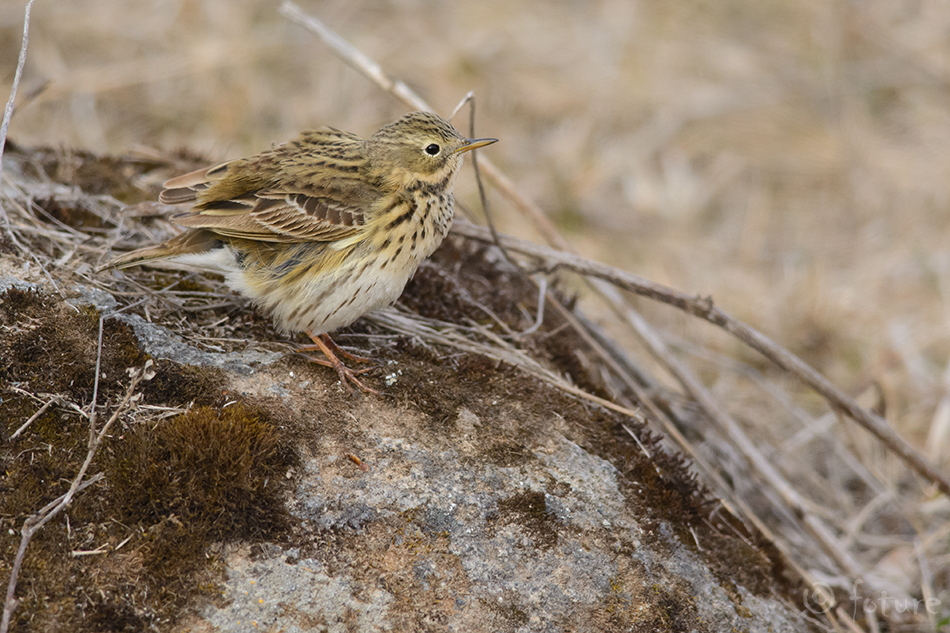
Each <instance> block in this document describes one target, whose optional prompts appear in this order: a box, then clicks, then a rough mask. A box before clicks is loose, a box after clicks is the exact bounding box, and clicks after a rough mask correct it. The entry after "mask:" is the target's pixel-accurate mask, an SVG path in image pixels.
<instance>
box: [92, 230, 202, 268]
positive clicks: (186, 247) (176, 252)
mask: <svg viewBox="0 0 950 633" xmlns="http://www.w3.org/2000/svg"><path fill="white" fill-rule="evenodd" d="M219 246H221V238H220V236H219V235H217V234H215V233H214V232H212V231H207V230H204V229H192V230H190V231H185V232H184V233H182V234H181V235H176V236H175V237H173V238H171V239H170V240H168V241H166V242H164V243H163V244H158V245H157V246H148V247H146V248H140V249H137V250H134V251H131V252H129V253H126V254H124V255H119V256H118V257H115V258H113V259H112V260H111V261H109V262H107V263H106V264H104V265H103V266H100V267H99V270H106V269H109V268H119V269H121V268H129V267H131V266H138V265H139V264H144V263H145V262H150V261H155V260H159V259H170V258H172V257H179V256H182V255H200V254H202V253H206V252H208V251H210V250H212V249H215V248H217V247H219Z"/></svg>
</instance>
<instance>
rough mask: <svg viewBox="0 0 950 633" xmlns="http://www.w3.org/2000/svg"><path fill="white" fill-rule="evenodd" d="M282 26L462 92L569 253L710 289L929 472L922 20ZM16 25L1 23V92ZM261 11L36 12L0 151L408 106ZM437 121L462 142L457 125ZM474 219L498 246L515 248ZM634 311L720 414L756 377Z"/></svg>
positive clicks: (296, 123)
mask: <svg viewBox="0 0 950 633" xmlns="http://www.w3.org/2000/svg"><path fill="white" fill-rule="evenodd" d="M300 6H301V7H302V8H303V9H304V10H305V11H307V12H309V13H311V14H313V15H315V16H317V17H319V18H320V19H321V20H323V21H324V22H325V23H326V24H327V25H328V26H329V27H330V28H332V29H334V30H335V31H337V32H338V33H339V34H340V35H342V36H343V37H344V38H346V39H348V40H349V41H350V42H351V43H352V44H354V45H355V46H356V47H358V48H359V49H360V50H362V51H363V52H364V53H366V54H367V55H369V56H370V57H371V58H373V59H375V60H377V61H379V62H380V63H381V64H382V65H383V67H384V69H385V70H386V72H387V73H389V74H390V75H391V76H393V77H395V78H399V79H402V80H404V81H405V82H406V83H408V84H409V85H410V86H411V87H413V88H414V89H415V90H416V91H417V92H418V93H420V94H421V95H422V96H423V98H425V99H427V100H428V101H429V102H430V103H431V104H433V106H434V107H435V108H436V109H437V110H439V111H440V113H442V114H443V115H448V114H449V113H451V111H452V109H453V108H454V107H455V105H456V104H457V103H458V102H459V101H460V100H461V99H462V97H464V95H465V94H466V93H467V92H468V91H470V90H471V91H474V92H475V94H476V97H477V101H478V105H477V121H476V124H477V134H478V135H479V136H494V137H497V138H499V139H501V142H500V143H498V144H497V145H494V146H492V147H491V148H490V149H488V150H486V151H484V153H483V155H485V156H488V157H490V158H491V160H492V161H494V162H495V163H496V165H498V166H499V167H500V168H501V169H502V170H503V171H504V172H505V173H506V174H507V175H508V177H509V178H510V179H511V180H512V181H513V182H514V183H515V185H516V186H517V188H518V189H519V190H520V191H521V192H522V193H524V194H526V195H527V196H528V197H530V198H532V199H533V200H535V201H536V202H537V203H538V204H539V205H540V206H541V207H542V208H543V209H544V210H545V211H546V213H547V214H548V215H549V217H550V218H551V219H552V220H553V221H554V223H555V224H556V225H557V226H558V227H559V229H560V230H561V231H562V232H563V233H564V235H565V236H566V237H567V238H568V239H569V240H570V241H571V242H573V243H574V244H575V245H576V247H577V249H578V250H579V251H580V252H581V253H582V254H584V255H587V256H589V257H592V258H595V259H598V260H602V261H605V262H608V263H610V264H612V265H615V266H617V267H620V268H623V269H626V270H630V271H632V272H635V273H637V274H639V275H641V276H644V277H647V278H650V279H653V280H655V281H658V282H662V283H665V284H668V285H670V286H673V287H675V288H678V289H680V290H682V291H685V292H688V293H695V294H702V295H711V296H712V297H713V298H714V299H715V301H716V302H717V304H718V305H719V306H720V307H721V308H723V309H724V310H726V311H728V312H730V313H732V314H734V315H735V316H737V317H739V318H741V319H743V320H745V321H746V322H748V323H750V324H752V325H753V326H754V327H757V328H758V329H760V330H762V331H764V332H765V333H766V334H768V335H769V336H771V337H773V338H774V339H775V340H776V341H778V342H779V343H780V344H782V345H784V346H786V347H788V348H790V349H791V350H792V351H794V352H796V353H798V354H800V355H802V356H803V357H804V358H805V360H807V361H808V362H809V363H811V364H813V365H814V366H815V367H816V368H817V369H818V370H820V371H821V372H823V373H824V374H825V375H827V376H828V377H830V378H831V379H832V380H833V381H834V382H836V383H837V384H839V385H840V386H841V387H843V388H844V389H845V390H846V391H848V392H849V393H850V394H851V395H854V396H856V397H861V398H864V400H863V402H864V404H880V402H879V400H880V398H879V395H880V394H883V403H884V404H885V405H886V413H887V417H888V419H889V420H890V421H891V423H892V424H894V425H895V426H896V427H897V428H898V429H899V430H900V431H901V432H902V433H903V434H904V435H905V437H907V438H908V439H910V440H911V441H912V442H914V443H915V444H917V445H918V446H919V447H921V448H922V449H924V450H925V451H926V452H928V453H930V454H931V456H933V457H934V458H937V459H939V460H943V463H944V464H946V453H947V451H946V450H945V449H946V437H945V435H943V434H942V433H943V432H940V431H938V430H935V429H936V428H937V427H935V426H934V421H935V420H936V419H940V418H941V416H943V415H947V412H943V409H941V402H943V401H944V400H945V399H948V398H950V397H948V393H950V392H948V385H950V365H948V358H950V339H948V333H950V331H948V327H947V326H948V317H950V310H948V307H950V306H948V291H950V213H948V210H950V112H948V106H950V11H948V10H947V5H946V2H945V1H944V0H917V1H914V2H910V1H907V2H903V1H899V0H866V1H863V2H851V1H847V0H831V1H830V2H829V1H827V0H770V1H769V2H761V1H756V0H716V1H712V0H687V1H685V2H675V3H674V2H665V1H661V0H601V1H599V2H579V1H568V0H561V1H552V2H546V3H543V4H542V3H535V2H527V1H516V0H485V1H480V2H435V1H431V0H430V1H426V0H402V1H395V0H393V1H389V2H364V1H354V0H334V1H327V2H322V1H316V0H300ZM23 7H24V2H21V1H19V0H17V1H13V0H2V2H0V77H2V78H3V85H4V87H5V88H4V90H6V88H8V87H9V86H10V84H11V82H12V78H13V73H14V68H15V63H16V58H17V53H18V50H19V46H20V35H21V32H22V19H23ZM278 7H279V3H278V2H268V1H263V0H259V1H250V0H247V1H243V2H233V1H231V0H161V1H158V0H150V1H149V0H121V1H120V0H71V1H70V2H62V1H55V2H54V1H49V0H39V1H38V2H37V3H36V5H35V9H34V13H33V21H32V28H31V33H30V36H31V39H30V48H29V57H28V61H27V64H26V70H25V74H24V77H23V81H22V83H21V85H20V94H19V96H20V98H19V107H18V110H17V112H16V115H15V116H14V119H13V123H12V126H11V129H10V138H11V139H12V140H13V141H14V142H16V143H19V144H21V145H53V146H63V147H67V148H77V149H85V150H91V151H94V152H108V153H114V154H124V153H127V152H131V151H140V150H142V149H147V150H148V151H161V152H170V151H173V150H176V149H179V148H188V149H189V150H192V151H194V152H198V153H200V154H201V155H203V156H205V157H207V159H208V160H209V161H216V160H222V159H227V158H235V157H239V156H242V155H246V154H249V153H255V152H258V151H261V150H263V149H266V148H268V147H270V146H271V145H272V144H274V143H280V142H283V141H286V140H288V139H290V138H292V137H293V136H294V135H296V133H297V132H298V131H300V130H302V129H305V128H308V127H314V126H318V125H322V124H329V125H332V126H334V127H337V128H341V129H345V130H349V131H353V132H357V133H360V134H363V135H368V134H371V133H372V132H373V131H375V130H376V129H377V128H378V127H380V126H381V125H383V124H385V123H388V122H390V121H391V120H393V119H395V118H396V117H398V116H399V115H401V114H403V113H404V112H406V111H407V108H406V107H405V106H404V105H402V104H400V103H398V102H397V101H396V100H395V99H394V98H392V97H390V96H388V95H386V94H384V93H383V92H382V91H380V90H379V89H378V88H377V87H376V86H375V85H373V84H371V83H370V82H369V81H368V80H367V79H365V78H364V77H362V76H361V75H360V74H359V73H358V72H356V71H355V70H353V69H351V68H350V67H348V66H346V65H345V64H344V63H343V62H342V61H341V60H340V59H338V58H337V57H336V56H334V55H333V54H332V53H331V52H330V51H329V50H328V49H327V48H326V47H325V46H324V45H323V44H322V43H321V42H320V41H319V40H317V39H316V37H314V36H313V35H312V34H310V33H308V32H306V31H305V30H304V29H303V28H301V27H300V26H298V25H296V24H294V23H291V22H290V21H288V20H287V19H285V18H284V17H282V16H281V15H280V14H279V13H278ZM4 94H6V93H4ZM5 99H6V97H5V96H4V100H5ZM455 122H456V125H457V127H459V128H460V129H462V130H463V131H466V130H467V125H468V121H467V112H463V113H462V114H460V115H459V116H458V117H457V118H456V119H455ZM473 191H474V184H473V178H472V173H471V171H470V170H469V169H466V170H465V171H464V172H463V174H462V176H461V178H460V184H459V197H460V199H461V200H463V201H465V202H467V204H468V205H469V206H471V207H475V208H477V204H475V197H474V196H473V195H472V192H473ZM491 200H492V202H493V206H492V209H493V213H494V214H495V216H496V218H497V220H498V222H499V224H500V227H501V229H502V230H504V231H506V232H510V233H514V234H518V235H520V236H522V237H526V238H529V239H538V236H537V235H536V234H535V233H534V232H533V229H532V228H531V226H530V225H529V224H528V223H527V222H526V221H525V220H523V219H522V218H521V217H520V216H519V215H518V214H517V212H516V211H515V210H514V209H513V208H511V207H509V206H508V205H507V204H506V203H505V202H504V201H503V200H502V199H501V198H500V196H498V195H497V194H495V195H493V196H492V197H491ZM638 305H641V306H642V307H643V310H644V311H645V312H646V313H647V314H648V316H649V317H650V319H651V321H653V322H654V323H656V324H658V325H659V326H660V327H661V328H662V329H664V330H665V331H666V332H667V334H668V335H669V337H670V340H671V341H672V342H673V343H674V344H675V345H677V346H678V347H679V348H680V349H681V351H682V352H683V353H684V354H686V355H688V356H692V357H694V361H695V362H696V363H697V365H698V367H699V368H700V370H701V372H702V375H703V377H704V378H705V379H706V380H707V381H708V383H709V384H710V386H711V387H712V388H713V389H714V390H715V391H716V392H717V393H718V394H719V395H720V396H724V397H727V398H729V400H730V401H732V402H733V403H734V404H735V405H736V406H737V407H739V408H740V411H742V410H741V405H742V402H743V399H744V395H743V392H742V391H741V390H740V389H739V388H738V387H737V386H736V384H735V382H736V381H735V380H734V379H732V378H729V377H726V376H725V374H724V373H723V372H722V371H721V370H722V369H723V368H724V367H727V366H730V365H729V364H730V363H732V362H735V359H738V360H740V361H743V362H745V363H748V365H746V367H747V368H751V369H755V370H758V371H761V372H764V373H769V372H772V371H773V370H772V369H770V368H768V367H767V366H766V365H765V364H764V363H762V361H760V360H759V359H758V358H757V357H755V356H754V355H752V354H751V353H749V352H745V351H743V350H741V349H740V348H739V346H738V345H737V344H735V343H733V342H732V341H731V339H728V338H726V337H723V336H721V335H720V334H719V333H717V332H715V331H714V330H713V329H712V328H711V327H708V326H704V325H702V324H699V323H697V322H696V321H694V320H691V319H687V318H685V317H683V316H682V315H679V314H678V313H676V312H674V311H673V310H671V309H668V308H664V307H656V306H652V305H650V304H648V303H645V302H641V303H639V304H638ZM590 311H591V312H592V313H593V314H594V316H595V317H597V316H599V313H598V309H597V308H596V307H591V308H590ZM616 335H617V336H618V337H620V338H623V337H624V336H625V334H623V333H621V332H617V333H616ZM625 343H626V342H625ZM630 344H631V345H632V344H633V343H632V342H630ZM726 358H730V359H733V360H726ZM948 404H950V399H948V400H947V404H945V405H944V406H948ZM802 406H805V407H808V406H809V401H807V400H806V401H805V403H804V405H802ZM816 406H817V405H816ZM948 411H950V409H948ZM743 414H744V416H745V417H746V418H753V417H757V416H764V418H766V419H765V421H766V422H767V421H768V420H767V418H768V416H769V413H768V407H763V408H761V409H758V408H757V407H756V406H752V405H750V408H749V409H747V410H746V411H744V412H743ZM759 421H760V422H761V421H762V420H759ZM795 431H797V429H790V430H789V433H793V432H795ZM928 435H930V439H929V442H930V444H929V446H928Z"/></svg>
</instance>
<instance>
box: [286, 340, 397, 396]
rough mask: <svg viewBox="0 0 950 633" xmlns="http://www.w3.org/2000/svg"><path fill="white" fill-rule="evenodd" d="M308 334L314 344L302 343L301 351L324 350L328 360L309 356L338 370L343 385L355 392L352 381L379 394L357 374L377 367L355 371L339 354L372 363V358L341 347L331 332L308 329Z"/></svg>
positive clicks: (364, 390) (356, 360)
mask: <svg viewBox="0 0 950 633" xmlns="http://www.w3.org/2000/svg"><path fill="white" fill-rule="evenodd" d="M307 336H309V337H310V340H311V341H313V345H301V346H300V347H298V348H297V349H298V351H300V352H317V351H319V352H322V353H323V355H324V356H326V360H323V359H320V358H314V357H312V356H307V358H308V359H309V360H311V361H312V362H314V363H317V364H318V365H323V366H324V367H332V368H333V369H335V370H336V373H337V374H339V376H340V383H342V385H343V387H344V388H345V389H346V390H347V391H349V392H350V393H353V388H352V387H350V383H352V384H354V385H356V386H357V387H359V389H360V390H361V391H363V392H365V393H372V394H376V395H379V392H378V391H376V390H375V389H372V388H371V387H367V386H366V385H364V384H363V383H362V382H361V381H360V379H359V378H357V376H359V375H360V374H365V373H366V372H368V371H372V370H373V369H376V368H375V367H368V368H366V369H361V370H359V371H354V370H352V369H350V368H349V367H347V366H346V365H344V364H343V361H341V360H340V359H339V358H337V356H336V355H337V354H340V355H341V356H344V357H346V358H348V359H350V360H352V361H355V362H360V363H371V362H373V360H372V359H370V358H364V357H363V356H357V355H356V354H351V353H349V352H348V351H346V350H345V349H343V348H341V347H340V346H339V345H337V344H336V343H334V342H333V340H332V339H331V338H330V335H329V334H313V333H311V332H310V331H309V330H308V331H307Z"/></svg>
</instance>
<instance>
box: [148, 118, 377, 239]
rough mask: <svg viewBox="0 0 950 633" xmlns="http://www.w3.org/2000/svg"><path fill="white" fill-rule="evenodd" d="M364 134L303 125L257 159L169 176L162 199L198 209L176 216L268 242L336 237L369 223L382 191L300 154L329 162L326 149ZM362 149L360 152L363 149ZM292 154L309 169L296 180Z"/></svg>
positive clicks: (178, 219) (350, 234)
mask: <svg viewBox="0 0 950 633" xmlns="http://www.w3.org/2000/svg"><path fill="white" fill-rule="evenodd" d="M361 142H362V141H361V140H360V139H359V138H358V137H356V136H354V135H350V134H346V133H342V132H338V131H336V130H332V129H324V130H319V131H312V132H305V133H304V134H303V135H301V136H300V137H299V138H298V139H297V140H296V141H293V142H291V143H290V144H288V145H282V146H280V147H277V148H275V149H273V150H270V151H268V152H264V153H263V154H259V155H257V156H254V157H251V158H244V159H238V160H234V161H230V162H228V163H222V164H220V165H216V166H214V167H210V168H207V169H199V170H197V171H193V172H191V173H188V174H184V175H181V176H177V177H175V178H172V179H171V180H169V181H168V182H166V183H165V190H164V191H163V192H162V193H161V196H160V197H159V199H160V200H161V201H162V202H164V203H166V204H184V203H191V204H193V205H194V208H193V209H192V210H191V211H190V212H189V213H185V214H182V215H179V216H176V217H175V218H174V220H175V221H176V222H177V223H179V224H181V225H183V226H186V227H190V228H194V229H207V230H209V231H213V232H215V233H217V234H219V235H222V236H228V237H237V238H243V239H251V240H259V241H265V242H305V241H333V240H339V239H344V238H349V237H353V236H355V235H357V234H359V233H361V232H362V231H363V230H364V228H363V227H364V225H365V224H366V218H365V216H364V210H365V208H366V207H368V206H369V205H370V204H371V201H372V200H373V199H375V198H376V197H377V196H378V195H379V194H378V192H377V191H376V190H375V189H374V188H373V187H372V186H371V185H368V184H367V183H365V182H364V181H363V180H362V179H359V178H350V177H342V178H341V177H340V174H339V173H338V172H336V171H335V170H333V169H326V170H320V169H312V168H311V169H308V167H309V165H307V163H302V164H301V162H300V157H301V156H308V157H309V158H312V160H313V163H314V165H323V164H325V163H326V161H325V160H321V150H322V149H324V148H328V147H331V146H332V150H331V151H332V152H334V153H335V154H337V155H336V159H337V160H339V159H340V155H339V152H341V151H342V150H341V148H345V147H347V146H354V147H355V144H357V143H361ZM357 155H358V154H357ZM291 157H292V158H293V160H294V161H295V162H296V163H297V165H296V166H297V167H298V168H302V169H303V173H298V174H294V172H290V173H291V174H294V175H296V177H292V178H290V179H288V178H287V175H288V171H287V169H286V165H284V164H283V163H284V161H285V160H287V159H288V158H291Z"/></svg>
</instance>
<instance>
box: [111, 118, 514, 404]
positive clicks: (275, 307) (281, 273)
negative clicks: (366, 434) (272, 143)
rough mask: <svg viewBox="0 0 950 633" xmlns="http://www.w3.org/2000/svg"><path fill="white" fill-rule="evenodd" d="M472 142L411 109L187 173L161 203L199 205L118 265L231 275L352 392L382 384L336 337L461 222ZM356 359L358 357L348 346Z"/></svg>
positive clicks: (383, 299)
mask: <svg viewBox="0 0 950 633" xmlns="http://www.w3.org/2000/svg"><path fill="white" fill-rule="evenodd" d="M495 141H496V139H492V138H483V139H467V138H465V137H463V136H462V135H461V134H459V133H458V131H457V130H456V129H455V128H454V127H452V125H451V124H450V123H449V122H448V121H446V120H444V119H442V118H441V117H438V116H436V115H434V114H430V113H428V112H413V113H411V114H407V115H405V116H404V117H402V118H401V119H399V120H398V121H396V122H395V123H391V124H389V125H387V126H385V127H383V128H382V129H380V130H379V131H378V132H376V133H375V134H373V135H372V136H371V137H369V138H367V139H362V138H360V137H358V136H356V135H354V134H350V133H347V132H341V131H339V130H335V129H332V128H323V129H319V130H315V131H309V132H304V133H303V134H301V135H300V137H298V138H297V139H296V140H294V141H291V142H290V143H287V144H285V145H281V146H279V147H276V148H275V149H272V150H270V151H267V152H263V153H261V154H258V155H256V156H251V157H249V158H241V159H238V160H233V161H230V162H227V163H224V164H222V165H218V166H216V167H211V168H209V169H202V170H199V171H196V172H192V173H190V174H185V175H184V176H178V177H177V178H173V179H171V180H169V181H168V182H166V183H165V190H164V191H162V193H161V196H160V198H159V199H160V200H161V201H162V202H164V203H167V204H190V205H192V208H191V210H190V211H189V212H187V213H184V214H181V215H177V216H175V217H174V218H173V220H174V221H175V222H177V223H178V224H180V225H182V226H184V227H187V230H185V231H184V232H183V233H181V234H179V235H177V236H176V237H173V238H171V239H170V240H168V241H167V242H165V243H163V244H159V245H157V246H151V247H148V248H142V249H139V250H136V251H133V252H131V253H127V254H125V255H122V256H120V257H117V258H116V259H114V260H112V261H111V262H109V264H107V267H116V268H125V267H128V266H133V265H136V264H139V263H142V262H145V261H149V260H155V259H175V260H177V261H181V262H187V263H192V264H195V265H198V266H200V267H203V268H206V269H208V270H213V271H215V272H221V273H223V274H224V275H225V278H226V280H227V283H228V285H229V286H231V288H233V289H235V290H237V291H238V292H240V293H242V294H244V295H246V296H247V297H249V298H251V299H252V300H253V301H254V302H255V303H256V304H258V305H259V306H261V307H263V308H264V310H265V311H267V312H268V313H270V314H271V315H272V316H273V318H274V321H275V322H276V324H277V326H278V327H279V328H280V329H281V330H283V331H285V332H293V331H304V332H306V333H307V335H308V336H310V338H311V340H312V341H313V345H306V346H302V347H301V349H302V350H304V351H320V352H322V353H323V354H324V356H326V360H322V359H320V360H317V359H313V360H315V361H316V362H318V363H320V364H322V365H326V366H328V367H333V368H334V369H336V371H337V373H338V374H339V376H340V381H341V382H342V383H343V385H344V387H346V388H347V390H350V386H349V383H350V382H352V383H353V384H355V385H356V386H358V387H359V388H360V389H362V390H364V391H369V392H373V393H375V390H373V389H370V388H369V387H367V386H365V385H364V384H363V383H362V382H360V380H359V379H358V378H357V376H358V375H359V374H361V373H363V371H366V370H363V371H354V370H352V369H350V368H349V367H347V366H345V365H344V364H343V362H342V361H340V359H339V358H337V354H338V353H341V352H342V350H341V349H340V348H339V347H337V346H336V344H335V343H333V341H332V340H331V339H330V337H329V336H328V334H327V333H328V332H331V331H333V330H335V329H337V328H340V327H343V326H345V325H349V324H350V323H352V322H353V321H355V320H356V319H357V318H359V317H360V316H362V315H364V314H366V313H367V312H371V311H373V310H376V309H377V308H381V307H385V306H388V305H391V304H392V303H393V302H394V301H396V299H397V298H399V295H400V294H402V291H403V288H405V286H406V283H407V282H408V281H409V279H410V278H411V277H412V275H413V273H415V271H416V269H417V268H418V267H419V264H420V263H421V262H422V260H423V259H425V258H426V257H428V256H429V255H431V254H432V252H433V251H435V249H436V248H437V247H438V246H439V244H440V243H441V242H442V240H443V239H444V238H445V235H446V234H447V233H448V231H449V227H450V226H451V224H452V217H453V214H454V206H455V199H454V197H453V195H452V188H453V185H454V183H455V177H456V176H457V175H458V172H459V168H460V167H461V165H462V154H463V153H465V152H467V151H469V150H473V149H475V148H477V147H483V146H485V145H488V144H490V143H494V142H495ZM342 353H343V354H344V355H346V356H349V357H351V358H356V359H357V360H365V359H359V358H358V357H353V356H352V355H350V354H347V353H345V352H342Z"/></svg>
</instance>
